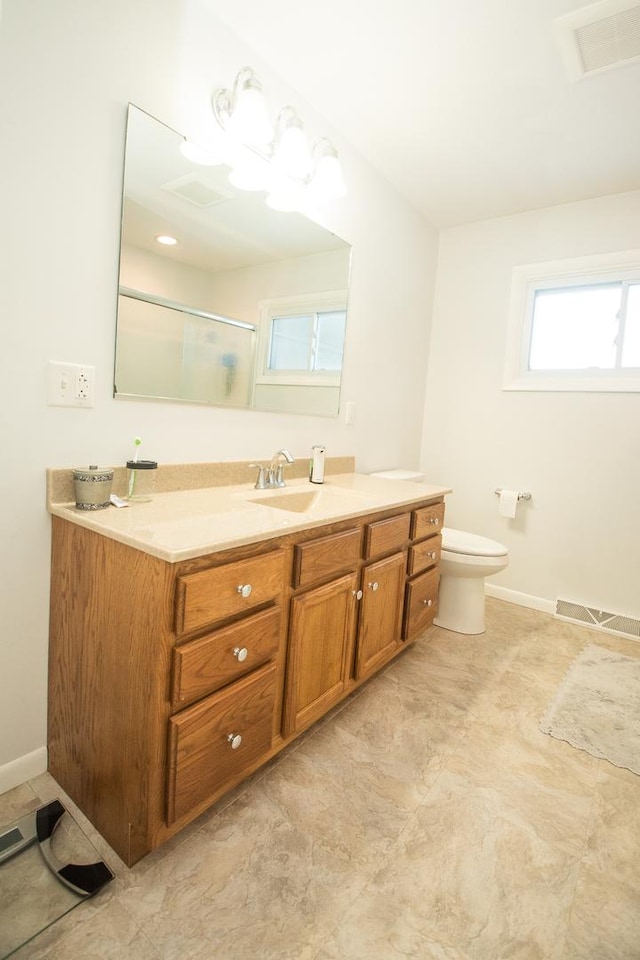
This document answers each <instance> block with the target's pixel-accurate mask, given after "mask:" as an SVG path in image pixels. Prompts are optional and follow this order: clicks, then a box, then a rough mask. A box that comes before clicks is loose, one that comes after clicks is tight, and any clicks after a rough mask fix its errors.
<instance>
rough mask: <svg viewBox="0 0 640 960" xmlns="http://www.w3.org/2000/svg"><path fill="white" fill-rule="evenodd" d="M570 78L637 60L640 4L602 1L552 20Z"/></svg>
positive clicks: (574, 78) (622, 0) (639, 49)
mask: <svg viewBox="0 0 640 960" xmlns="http://www.w3.org/2000/svg"><path fill="white" fill-rule="evenodd" d="M553 26H554V30H555V34H556V39H557V41H558V43H559V45H560V50H561V52H562V55H563V58H564V61H565V67H566V69H567V73H568V75H569V79H570V80H580V79H581V78H582V77H586V76H590V75H591V74H594V73H600V72H601V71H603V70H611V69H613V68H614V67H621V66H625V65H626V64H629V63H634V62H640V5H638V4H637V3H631V2H630V0H603V2H602V3H594V4H592V5H591V6H588V7H583V8H582V9H581V10H576V11H574V13H568V14H566V15H565V16H563V17H558V18H557V19H556V20H554V22H553Z"/></svg>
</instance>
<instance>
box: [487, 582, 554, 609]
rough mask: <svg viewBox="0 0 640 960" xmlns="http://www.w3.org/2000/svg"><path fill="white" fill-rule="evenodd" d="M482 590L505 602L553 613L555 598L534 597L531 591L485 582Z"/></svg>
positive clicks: (489, 595)
mask: <svg viewBox="0 0 640 960" xmlns="http://www.w3.org/2000/svg"><path fill="white" fill-rule="evenodd" d="M484 592H485V594H486V595H487V596H488V597H495V599H496V600H506V602H507V603H517V604H518V606H520V607H530V608H531V609H532V610H542V611H544V613H555V609H556V604H555V600H545V598H544V597H534V596H533V594H531V593H520V591H519V590H509V589H508V588H507V587H497V586H495V584H493V583H485V585H484Z"/></svg>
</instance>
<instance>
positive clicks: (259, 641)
mask: <svg viewBox="0 0 640 960" xmlns="http://www.w3.org/2000/svg"><path fill="white" fill-rule="evenodd" d="M279 640H280V608H279V607H276V608H270V609H269V610H263V611H262V613H257V614H255V616H253V617H245V619H244V620H240V622H239V623H234V624H233V625H232V626H230V627H225V628H224V629H222V630H216V632H215V633H210V634H208V635H207V636H206V637H200V639H199V640H192V641H191V642H190V643H185V644H183V645H182V646H180V647H176V648H175V649H174V651H173V681H172V686H171V702H172V704H173V706H174V707H183V706H185V704H187V703H193V701H194V700H199V699H200V698H201V697H204V696H206V694H208V693H213V691H214V690H219V689H220V687H224V686H226V685H227V684H228V683H231V682H232V681H233V680H237V679H238V677H241V676H244V674H245V673H249V672H250V671H251V670H255V668H256V667H259V666H260V665H261V664H262V663H266V662H267V660H270V659H271V657H273V656H274V655H275V654H276V653H277V651H278V645H279Z"/></svg>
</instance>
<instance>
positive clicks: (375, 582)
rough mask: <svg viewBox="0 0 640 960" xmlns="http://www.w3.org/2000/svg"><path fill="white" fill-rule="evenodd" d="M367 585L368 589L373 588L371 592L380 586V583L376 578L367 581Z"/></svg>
mask: <svg viewBox="0 0 640 960" xmlns="http://www.w3.org/2000/svg"><path fill="white" fill-rule="evenodd" d="M367 586H368V587H369V590H373V592H374V593H375V592H376V590H377V589H378V587H379V586H380V584H379V583H378V582H377V581H376V580H374V581H373V583H368V584H367Z"/></svg>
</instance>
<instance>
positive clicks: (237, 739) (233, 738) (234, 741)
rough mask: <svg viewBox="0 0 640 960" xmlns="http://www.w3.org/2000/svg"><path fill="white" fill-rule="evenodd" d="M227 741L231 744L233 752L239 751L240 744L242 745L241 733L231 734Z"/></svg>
mask: <svg viewBox="0 0 640 960" xmlns="http://www.w3.org/2000/svg"><path fill="white" fill-rule="evenodd" d="M227 740H228V741H229V743H230V744H231V749H232V750H237V749H238V747H239V746H240V744H241V743H242V737H241V736H240V734H239V733H230V734H229V735H228V737H227Z"/></svg>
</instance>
